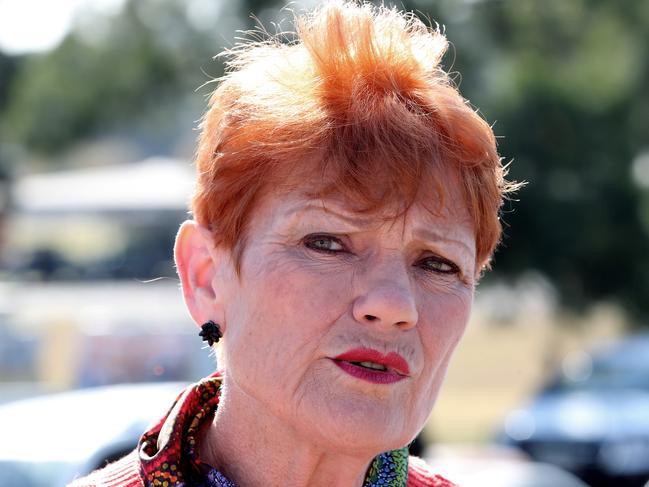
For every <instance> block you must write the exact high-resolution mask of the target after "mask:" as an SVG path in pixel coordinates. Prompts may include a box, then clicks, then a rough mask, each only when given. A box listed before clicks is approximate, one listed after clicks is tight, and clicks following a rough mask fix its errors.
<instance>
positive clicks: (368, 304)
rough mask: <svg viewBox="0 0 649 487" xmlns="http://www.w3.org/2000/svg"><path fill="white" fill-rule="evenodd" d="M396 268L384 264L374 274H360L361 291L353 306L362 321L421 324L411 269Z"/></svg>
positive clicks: (406, 325)
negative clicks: (409, 271)
mask: <svg viewBox="0 0 649 487" xmlns="http://www.w3.org/2000/svg"><path fill="white" fill-rule="evenodd" d="M395 267H396V266H384V267H383V268H382V269H374V272H371V273H370V274H371V275H368V276H364V277H361V276H358V279H359V280H361V281H362V282H357V284H358V287H357V289H359V288H360V289H359V290H360V293H359V294H358V296H357V297H356V299H355V300H354V302H353V305H352V314H353V316H354V319H355V320H356V321H357V322H358V323H361V324H373V325H378V326H381V327H384V328H388V329H389V328H392V327H397V328H399V329H410V328H412V327H414V326H415V325H416V324H417V321H418V319H419V314H418V313H417V304H416V301H415V296H414V293H413V290H412V286H411V282H410V279H409V277H408V275H407V271H405V270H404V269H397V268H395Z"/></svg>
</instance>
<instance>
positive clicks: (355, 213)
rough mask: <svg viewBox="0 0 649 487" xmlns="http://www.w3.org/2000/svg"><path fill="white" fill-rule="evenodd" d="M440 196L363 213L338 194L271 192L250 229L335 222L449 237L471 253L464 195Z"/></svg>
mask: <svg viewBox="0 0 649 487" xmlns="http://www.w3.org/2000/svg"><path fill="white" fill-rule="evenodd" d="M448 189H449V191H448V192H447V193H446V194H445V195H444V197H439V196H435V195H427V197H426V195H422V197H420V198H418V199H416V200H415V201H414V202H413V203H412V204H411V205H410V206H408V207H406V205H405V204H401V205H399V204H393V205H386V206H385V207H384V208H381V209H379V210H377V211H362V210H359V209H358V205H357V204H356V202H355V201H353V200H351V201H350V199H349V198H348V197H346V196H345V195H342V194H341V193H339V192H332V193H329V194H327V195H326V196H314V192H313V190H312V189H311V188H308V187H302V188H292V189H290V190H286V189H285V190H275V191H271V192H269V193H268V194H266V195H265V196H264V197H263V198H262V200H261V201H260V204H259V207H258V210H257V211H256V212H255V215H254V217H253V222H254V224H253V227H256V228H257V229H259V227H260V226H261V227H266V228H268V229H270V228H271V227H278V226H286V225H292V224H296V225H297V224H299V223H301V222H304V221H312V222H321V223H326V222H328V221H330V222H333V221H336V222H339V223H342V224H343V225H346V226H347V227H349V228H350V229H360V230H370V229H378V228H381V227H383V228H389V229H391V230H394V231H399V232H401V234H402V235H403V236H405V235H406V233H414V234H416V235H424V236H428V237H430V238H432V239H440V238H452V239H454V240H459V241H460V242H462V243H463V244H464V245H465V246H466V247H467V248H468V249H469V250H470V251H472V252H474V251H475V229H474V226H473V223H472V219H471V217H470V214H469V211H468V209H467V207H466V204H465V203H464V199H463V198H461V197H459V196H458V195H457V192H456V191H454V190H452V188H450V187H449V188H448Z"/></svg>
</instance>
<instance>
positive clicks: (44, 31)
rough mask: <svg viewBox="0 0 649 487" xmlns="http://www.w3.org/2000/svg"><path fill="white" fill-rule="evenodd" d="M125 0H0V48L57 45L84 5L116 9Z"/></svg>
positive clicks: (18, 51) (16, 49)
mask: <svg viewBox="0 0 649 487" xmlns="http://www.w3.org/2000/svg"><path fill="white" fill-rule="evenodd" d="M124 1H125V0H0V50H2V51H4V52H6V53H8V54H23V53H28V52H38V51H47V50H49V49H52V48H54V47H56V45H57V44H58V43H59V42H60V41H61V40H62V39H63V37H64V36H65V34H66V33H67V32H68V30H69V29H70V26H71V25H72V22H73V20H74V18H75V15H77V14H78V13H79V12H80V11H82V10H84V9H92V10H98V11H100V12H105V13H108V14H110V13H114V12H117V11H118V10H119V9H120V8H121V6H122V5H123V4H124Z"/></svg>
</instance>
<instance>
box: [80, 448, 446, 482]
mask: <svg viewBox="0 0 649 487" xmlns="http://www.w3.org/2000/svg"><path fill="white" fill-rule="evenodd" d="M68 487H145V484H144V480H143V478H142V475H141V474H140V463H139V459H138V455H137V452H136V451H133V452H131V453H130V454H128V455H126V456H125V457H124V458H122V459H121V460H118V461H117V462H115V463H112V464H110V465H108V466H107V467H105V468H103V469H101V470H97V471H96V472H93V473H92V474H90V475H89V476H87V477H84V478H82V479H79V480H77V481H75V482H73V483H72V484H70V485H69V486H68ZM408 487H457V486H456V485H455V484H454V483H452V482H449V481H448V480H446V479H444V478H442V477H440V476H439V475H435V474H434V473H433V472H432V471H431V470H430V468H429V467H428V466H427V465H426V463H425V462H424V461H423V460H422V459H421V458H417V457H410V459H409V461H408Z"/></svg>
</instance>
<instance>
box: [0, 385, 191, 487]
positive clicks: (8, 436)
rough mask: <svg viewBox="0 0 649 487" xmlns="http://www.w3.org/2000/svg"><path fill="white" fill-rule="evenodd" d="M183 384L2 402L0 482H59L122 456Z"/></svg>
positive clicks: (41, 485)
mask: <svg viewBox="0 0 649 487" xmlns="http://www.w3.org/2000/svg"><path fill="white" fill-rule="evenodd" d="M184 387H185V384H183V383H179V382H164V383H154V384H129V385H113V386H106V387H97V388H90V389H84V390H81V391H73V392H65V393H59V394H52V395H47V396H41V397H37V398H31V399H24V400H20V401H15V402H10V403H6V404H2V405H0V431H1V432H2V441H0V487H63V486H65V485H67V484H68V483H69V482H70V481H71V480H73V479H74V478H76V477H80V476H83V475H85V474H88V473H90V472H91V471H93V470H96V469H97V468H100V467H102V466H104V465H105V464H106V463H107V462H110V461H114V460H117V459H118V458H121V457H122V456H123V455H125V454H126V453H128V452H130V451H131V450H133V448H135V446H136V445H137V442H138V440H139V438H140V435H141V434H142V433H143V432H144V431H145V430H146V428H147V426H148V425H149V424H150V423H152V422H153V421H156V420H158V419H160V418H161V417H163V416H164V414H165V413H166V411H167V409H168V408H169V407H170V406H171V404H172V403H173V400H174V399H175V398H176V396H177V394H178V393H179V392H180V391H181V390H182V389H183V388H184Z"/></svg>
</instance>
